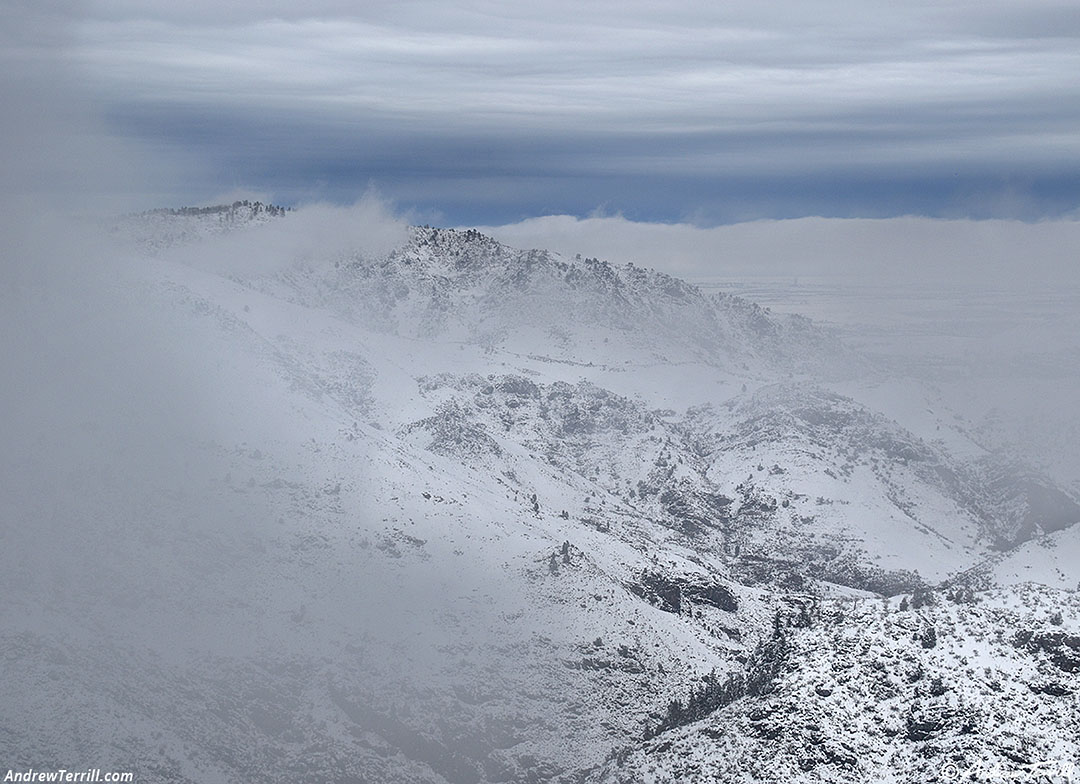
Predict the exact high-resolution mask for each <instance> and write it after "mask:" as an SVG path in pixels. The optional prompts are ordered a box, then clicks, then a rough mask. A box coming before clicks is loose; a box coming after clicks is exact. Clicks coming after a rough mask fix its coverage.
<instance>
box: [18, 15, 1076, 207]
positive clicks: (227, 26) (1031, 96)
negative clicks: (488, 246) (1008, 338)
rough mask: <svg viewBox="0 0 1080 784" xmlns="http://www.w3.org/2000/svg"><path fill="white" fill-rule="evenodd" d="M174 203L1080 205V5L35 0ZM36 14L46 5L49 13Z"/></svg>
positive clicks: (27, 42)
mask: <svg viewBox="0 0 1080 784" xmlns="http://www.w3.org/2000/svg"><path fill="white" fill-rule="evenodd" d="M16 7H21V8H24V9H33V10H32V16H33V17H34V20H33V23H28V24H25V25H22V27H21V29H20V30H19V32H18V33H17V34H12V33H10V32H9V33H8V34H7V35H6V37H5V38H4V39H3V41H4V52H3V55H4V62H5V67H6V68H7V69H8V75H9V77H11V78H13V79H16V78H17V77H18V74H19V73H20V69H30V68H31V65H32V64H33V63H34V62H38V63H40V61H42V60H43V59H49V58H52V59H55V60H58V61H59V62H60V63H61V64H62V65H63V66H64V67H65V68H66V71H67V73H68V74H70V75H71V79H72V81H73V83H74V84H75V86H76V92H77V93H78V94H79V95H82V96H84V97H85V98H86V99H87V100H88V101H89V102H90V103H92V104H93V105H94V107H95V111H97V112H98V114H99V115H100V118H101V121H102V126H103V128H104V132H106V133H108V134H111V135H113V136H119V137H122V138H123V139H125V140H126V141H128V142H134V143H136V144H138V145H140V146H141V147H142V148H143V149H148V150H149V151H150V152H151V153H152V154H153V156H155V157H156V158H157V159H158V160H159V161H161V160H166V161H169V162H171V163H172V164H174V165H175V166H176V168H177V170H178V171H179V172H182V174H181V176H178V177H176V178H175V181H174V182H172V183H171V184H170V188H171V189H172V196H171V198H173V199H174V200H178V201H185V202H190V201H198V200H206V199H209V198H212V197H214V196H215V195H220V194H221V193H224V192H228V191H230V190H232V189H234V188H249V189H253V190H255V191H258V192H261V193H265V194H267V195H269V196H272V197H273V198H274V199H276V200H277V201H279V202H284V203H295V202H303V201H311V200H316V199H326V200H330V201H337V202H350V201H352V200H354V199H355V198H356V197H358V196H359V195H360V194H361V193H362V192H363V191H364V190H365V189H366V188H367V187H368V186H369V185H371V184H374V185H375V186H376V187H377V188H378V189H379V190H380V192H382V193H383V194H384V195H386V196H388V197H389V198H391V199H392V200H394V202H395V203H396V204H398V205H399V207H401V208H404V209H406V210H410V209H411V210H413V215H414V216H417V217H418V218H421V219H430V220H431V221H432V222H444V223H458V224H462V223H481V224H496V223H506V222H511V221H517V220H520V219H522V218H527V217H532V216H537V215H545V214H568V215H576V216H579V217H580V216H588V215H590V214H595V213H598V212H599V213H602V214H622V215H625V216H626V217H628V218H631V219H634V220H641V221H691V222H695V223H698V224H702V225H711V224H717V223H730V222H734V221H739V220H745V219H753V218H780V217H797V216H809V215H823V216H858V217H887V216H894V215H903V214H919V215H930V216H938V217H980V218H981V217H1019V218H1023V219H1038V218H1042V217H1053V216H1062V215H1071V214H1073V213H1074V212H1075V210H1076V209H1077V206H1078V203H1080V133H1077V131H1078V129H1080V4H1077V3H1076V2H1074V1H1072V0H1069V1H1067V2H1046V1H1044V0H1005V1H995V0H970V1H968V2H956V3H947V2H945V3H943V2H941V1H940V0H935V2H920V1H918V0H915V1H911V2H905V3H893V2H875V1H874V0H860V2H851V1H850V0H848V1H844V0H827V1H826V2H805V0H798V1H793V0H788V1H786V2H775V3H761V2H757V1H756V0H755V1H754V2H724V3H711V2H689V1H686V0H683V1H674V2H667V3H654V2H648V3H646V2H635V0H620V2H592V3H579V2H574V3H570V2H562V1H561V0H534V1H533V2H530V3H507V2H483V1H481V0H470V1H467V2H454V3H448V2H442V3H440V2H434V1H433V0H418V1H416V2H407V1H402V0H397V1H395V2H371V1H369V2H363V3H358V2H334V1H332V0H314V1H313V2H288V3H286V2H278V1H277V0H269V1H265V0H261V1H260V2H229V3H221V2H209V1H208V0H184V2H176V1H175V0H170V2H164V1H162V0H91V1H89V2H84V3H70V2H55V1H54V2H48V3H32V4H31V3H26V2H22V3H20V2H15V3H14V4H13V5H12V8H16ZM26 13H28V14H29V13H31V12H30V11H26Z"/></svg>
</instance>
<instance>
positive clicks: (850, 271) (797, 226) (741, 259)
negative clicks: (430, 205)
mask: <svg viewBox="0 0 1080 784" xmlns="http://www.w3.org/2000/svg"><path fill="white" fill-rule="evenodd" d="M481 230H482V231H484V232H486V233H489V234H491V235H493V236H494V237H496V238H497V239H499V240H501V241H503V242H506V243H507V244H509V245H513V246H516V247H536V248H548V249H550V250H554V251H557V252H559V253H562V254H563V255H567V256H573V255H574V254H577V253H580V254H582V255H583V256H596V257H600V258H605V259H608V260H610V261H612V262H616V263H620V264H622V263H626V262H633V263H635V264H639V265H642V266H648V267H655V268H657V269H660V270H663V271H665V272H668V273H671V274H674V275H679V276H681V277H687V278H690V279H704V278H724V277H738V276H743V277H767V276H784V277H798V276H846V277H848V278H850V279H852V280H858V281H864V282H867V281H880V282H883V283H887V282H889V281H902V280H907V281H915V280H919V279H930V280H934V279H937V280H943V281H944V280H950V281H966V282H967V283H970V284H971V285H972V286H973V287H978V286H980V285H1011V286H1015V285H1025V284H1031V285H1037V286H1045V285H1047V284H1053V283H1054V282H1059V283H1063V282H1077V281H1078V280H1080V270H1077V268H1076V264H1075V249H1076V247H1078V245H1080V221H1078V220H1075V219H1069V220H1055V221H1042V222H1038V223H1024V222H1021V221H1010V220H985V221H972V220H937V219H932V218H921V217H901V218H887V219H836V218H798V219H791V220H762V221H750V222H746V223H737V224H733V225H728V226H717V227H711V228H702V227H698V226H694V225H692V224H685V223H682V224H667V223H647V222H635V221H631V220H627V219H626V218H624V217H622V216H608V217H592V218H585V219H579V218H575V217H573V216H569V215H550V216H546V217H540V218H530V219H527V220H523V221H521V222H518V223H512V224H507V225H503V226H488V227H482V229H481Z"/></svg>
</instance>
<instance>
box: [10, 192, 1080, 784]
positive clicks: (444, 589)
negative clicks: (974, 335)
mask: <svg viewBox="0 0 1080 784" xmlns="http://www.w3.org/2000/svg"><path fill="white" fill-rule="evenodd" d="M296 220H297V213H289V214H284V213H283V211H280V210H279V209H278V208H267V207H265V206H263V205H258V208H256V206H255V205H245V204H243V203H240V204H238V205H232V206H231V207H223V208H219V209H206V210H186V211H185V210H173V211H158V212H153V213H147V214H144V215H142V216H131V217H128V218H125V219H124V220H123V221H121V223H120V225H119V227H118V228H117V229H116V231H115V233H114V236H115V237H120V238H122V240H123V243H124V245H123V247H124V248H125V249H126V250H125V251H124V252H125V253H128V254H130V255H131V256H132V257H133V259H135V260H136V263H134V264H133V265H132V266H133V268H134V269H135V270H136V271H135V272H133V273H132V274H131V278H130V280H129V282H128V284H127V285H126V286H125V287H124V292H125V293H124V297H125V298H126V300H130V301H131V302H132V303H133V304H132V305H131V307H132V311H131V312H130V313H127V315H125V316H124V317H125V318H129V319H132V320H133V323H137V324H138V325H139V327H140V332H145V331H146V330H145V329H143V328H144V327H146V325H152V329H151V330H150V332H151V333H152V336H153V341H152V342H151V343H150V344H149V346H150V348H145V347H144V348H142V349H139V348H137V347H136V349H134V354H133V355H132V356H133V357H134V359H132V358H131V357H129V356H128V355H127V354H124V355H123V356H121V357H114V358H112V360H111V362H112V364H111V365H110V367H114V368H115V369H116V374H111V375H110V376H109V378H110V379H115V378H119V379H121V380H123V379H124V378H129V377H130V378H140V379H141V378H143V376H141V375H131V376H128V375H127V374H129V373H132V371H130V370H129V369H128V364H130V363H132V362H134V363H135V364H138V363H139V362H141V361H144V360H147V359H148V358H149V357H151V356H152V357H153V359H152V362H153V363H154V367H155V371H154V379H155V381H154V384H153V386H152V389H153V392H154V394H152V395H146V394H143V395H142V396H141V397H142V398H147V397H149V398H152V399H153V402H152V404H151V403H147V402H146V401H145V400H143V402H142V403H140V404H139V405H137V406H135V408H134V410H131V411H129V410H128V409H122V411H121V414H120V415H119V417H118V420H119V421H127V420H128V419H129V415H130V417H133V418H135V419H138V421H139V422H141V423H143V424H140V425H139V426H138V427H134V426H133V429H132V432H131V434H130V435H126V436H124V437H119V438H111V439H110V437H109V433H108V432H107V431H108V427H109V426H110V425H112V424H114V423H115V421H116V420H114V419H111V418H108V417H106V418H105V419H102V417H103V416H104V415H100V414H99V411H98V409H97V408H95V407H92V406H87V407H86V408H85V409H82V408H80V409H78V410H77V411H76V414H73V415H70V416H68V417H66V418H62V420H61V421H63V422H65V423H67V422H68V421H69V420H70V421H71V427H68V426H67V425H66V424H65V425H64V427H63V428H61V427H59V426H57V425H51V426H47V427H46V428H45V430H44V431H43V432H44V433H45V434H46V435H48V434H53V435H55V436H56V438H55V439H54V440H56V441H62V440H63V439H64V438H66V434H67V433H68V432H69V431H72V432H75V431H77V432H78V433H79V435H78V443H80V444H83V445H85V448H86V452H87V454H86V455H83V454H82V453H81V452H78V451H77V452H76V454H75V456H74V457H71V456H70V455H68V456H66V457H65V458H64V460H63V461H62V462H61V464H60V468H62V469H63V470H59V469H57V468H50V460H54V457H53V456H54V455H55V454H56V452H54V451H53V446H54V444H53V443H52V442H51V441H49V439H47V438H40V439H36V440H34V439H25V440H26V441H27V444H28V454H27V455H26V456H25V457H20V459H19V460H18V461H15V460H12V461H10V463H11V465H10V466H8V467H6V468H5V471H6V474H5V475H6V476H9V478H15V477H17V478H18V479H19V485H18V486H19V488H20V489H19V490H18V492H17V494H15V495H13V496H12V499H13V501H12V504H11V506H10V508H11V509H14V510H23V511H20V512H19V514H20V515H21V516H22V517H23V518H27V517H29V516H34V515H36V516H38V517H40V518H42V519H46V518H47V520H49V521H51V522H46V523H40V526H44V530H45V532H46V533H45V534H44V535H43V532H42V529H41V528H40V526H39V527H27V526H19V525H16V524H15V520H14V513H12V517H11V519H9V521H8V522H9V524H8V525H7V526H6V530H5V548H4V555H3V556H2V558H3V562H2V564H0V565H2V566H3V567H4V568H3V569H2V571H0V580H2V585H3V591H4V595H5V597H6V602H5V606H4V609H3V615H2V616H0V617H2V625H0V630H2V634H0V657H2V658H3V660H4V662H5V670H4V672H5V681H6V683H7V684H8V686H7V687H6V689H7V690H6V693H5V700H4V708H3V709H2V711H0V722H2V724H0V747H2V748H4V749H5V750H6V751H7V752H8V754H7V755H6V757H5V758H6V759H8V760H10V762H9V764H10V765H11V766H12V767H13V768H19V767H24V768H25V767H29V766H37V767H41V766H42V765H44V764H45V761H48V760H56V761H58V762H59V761H62V762H63V763H64V764H69V765H70V766H72V767H75V766H76V764H77V763H78V764H79V765H83V763H84V762H85V766H87V767H89V766H94V767H107V765H109V764H111V765H113V766H114V767H115V768H116V769H134V770H137V771H138V772H139V774H138V775H139V776H140V777H141V778H140V780H147V781H252V780H267V781H279V780H280V781H285V780H289V781H292V780H304V781H327V782H331V781H333V782H337V781H393V782H397V781H408V782H414V781H415V782H455V783H457V782H519V781H520V782H525V781H529V782H534V781H560V782H584V781H627V782H630V781H649V780H655V781H694V780H714V779H715V777H717V776H719V780H733V781H736V780H748V781H755V780H762V781H772V780H781V779H785V780H808V781H819V780H820V781H834V780H840V781H848V780H850V781H856V780H869V779H881V780H890V779H889V776H890V775H891V776H893V778H892V780H896V781H908V780H911V781H915V780H925V779H926V778H927V777H928V776H931V775H932V774H934V771H940V770H942V768H941V766H942V765H945V764H955V765H957V766H959V767H960V768H962V769H963V770H965V771H966V770H968V767H965V766H970V765H971V764H974V763H975V761H976V760H983V759H985V760H988V761H990V762H992V763H994V764H996V763H997V762H1002V763H1003V764H1012V765H1014V766H1016V765H1028V764H1037V763H1042V762H1047V763H1050V762H1053V763H1054V764H1058V763H1061V764H1064V763H1066V762H1068V763H1070V764H1071V763H1073V762H1078V761H1080V760H1078V759H1077V754H1078V753H1080V746H1078V744H1077V742H1076V739H1075V736H1074V735H1075V733H1074V734H1073V736H1068V735H1066V736H1064V738H1063V739H1057V738H1058V736H1059V735H1060V733H1061V732H1062V731H1063V728H1068V727H1075V722H1076V718H1077V717H1076V715H1075V709H1074V703H1073V702H1072V701H1071V698H1070V697H1069V695H1070V694H1072V693H1073V692H1074V691H1075V689H1076V687H1077V685H1078V684H1077V683H1075V677H1076V676H1075V672H1076V671H1075V669H1073V668H1072V664H1073V663H1074V660H1075V657H1074V655H1073V654H1074V649H1075V646H1074V645H1073V643H1074V641H1075V640H1076V639H1077V637H1076V635H1077V628H1078V627H1077V623H1078V617H1080V616H1078V615H1077V613H1078V606H1077V600H1076V594H1075V592H1074V589H1075V588H1076V582H1077V575H1076V573H1075V561H1074V560H1070V559H1069V558H1068V557H1067V553H1068V552H1071V551H1072V550H1075V547H1074V545H1075V542H1074V541H1073V540H1075V538H1076V537H1075V535H1074V534H1075V532H1076V531H1077V530H1080V529H1078V527H1077V526H1076V525H1075V523H1076V522H1077V521H1080V506H1078V505H1077V500H1076V499H1075V498H1073V497H1072V496H1071V495H1070V494H1069V493H1068V492H1066V491H1065V490H1062V489H1060V488H1057V487H1056V486H1055V485H1054V483H1053V482H1052V481H1050V480H1049V479H1047V478H1046V477H1044V476H1042V475H1040V474H1039V473H1038V472H1037V471H1035V470H1034V469H1032V468H1030V467H1028V466H1024V465H1022V464H1019V463H1017V462H1016V461H1015V460H1013V459H1011V458H1009V457H1008V456H1005V455H1001V454H997V453H990V452H988V451H986V450H984V449H982V448H980V447H979V446H978V445H977V444H974V443H972V442H971V441H970V440H969V439H967V438H966V437H965V434H964V429H963V423H962V422H959V420H950V419H940V418H939V419H935V420H933V422H932V423H931V424H932V429H931V426H930V424H928V421H927V419H926V417H925V416H924V415H923V412H922V411H921V410H920V411H917V412H916V414H912V415H907V414H906V413H904V412H905V411H907V409H906V408H905V407H904V406H902V405H894V406H892V407H890V408H889V411H888V412H886V411H884V410H879V409H878V408H876V407H875V403H876V402H877V397H875V394H876V393H875V394H868V395H867V400H860V399H859V394H860V390H862V389H866V388H868V387H865V386H863V385H862V379H863V378H865V377H868V376H872V375H873V374H874V373H875V372H876V371H875V370H874V368H872V367H871V366H870V365H869V364H868V363H867V362H866V361H865V360H863V359H861V358H860V357H859V356H858V355H857V354H855V353H854V352H852V351H851V350H849V349H847V348H846V347H845V346H843V345H842V344H841V343H840V342H839V341H838V340H837V339H836V338H835V336H833V335H832V334H831V333H830V332H829V331H827V330H825V329H823V328H821V327H819V326H817V325H815V324H814V323H812V322H811V321H809V320H807V319H804V318H801V317H798V316H789V315H780V314H775V313H771V312H769V311H767V310H765V309H762V308H760V307H758V306H756V305H754V304H752V303H750V302H748V301H746V300H743V299H740V298H738V297H733V296H728V295H716V296H706V295H705V294H703V293H702V292H701V291H700V290H698V289H697V288H695V287H693V286H691V285H689V284H687V283H685V282H683V281H680V280H678V279H676V278H673V277H670V276H668V275H664V274H662V273H659V272H656V271H653V270H646V269H641V268H638V267H634V266H632V265H626V266H615V265H612V264H609V263H607V262H602V261H598V260H596V259H579V258H574V259H568V258H562V257H559V256H558V255H556V254H552V253H548V252H545V251H538V250H528V251H521V250H514V249H511V248H507V247H505V246H503V245H500V244H499V243H497V242H495V241H494V240H492V239H490V238H488V237H485V236H483V235H481V234H478V233H477V232H474V231H453V230H445V229H433V228H429V227H420V228H411V229H408V230H407V231H403V232H402V234H401V241H400V242H398V243H396V245H395V246H394V247H393V249H391V250H385V249H374V250H373V249H372V248H371V247H364V248H360V247H350V246H349V245H347V244H344V245H343V244H342V243H341V242H331V243H328V244H326V245H320V244H319V243H317V242H315V243H312V242H307V243H293V244H290V243H289V242H287V241H286V240H284V239H283V238H287V237H289V232H290V226H291V225H294V224H293V222H294V221H296ZM283 244H284V245H285V246H286V247H287V248H288V249H289V251H288V252H289V253H292V254H293V256H292V257H290V258H289V259H287V261H288V263H285V264H282V263H281V259H280V255H281V253H280V249H281V247H282V245H283ZM320 248H321V249H320ZM297 249H299V250H297ZM313 249H314V250H313ZM275 254H277V255H276V256H275V258H276V260H275V261H274V263H261V257H262V256H272V255H275ZM132 314H134V315H132ZM124 334H127V333H124ZM73 353H74V352H73ZM157 363H160V364H157ZM93 377H94V378H96V376H93ZM100 383H101V385H102V386H101V388H102V389H103V390H105V389H108V390H110V392H109V394H110V395H111V394H112V392H111V390H112V389H113V386H116V387H122V386H123V384H121V383H115V384H114V382H113V381H109V382H108V384H106V383H105V382H100ZM177 384H182V385H183V389H184V394H183V395H180V396H177V397H174V396H173V391H174V388H175V387H176V385H177ZM874 388H875V389H877V390H880V389H881V388H882V387H881V386H880V385H878V386H877V387H874ZM140 391H145V390H140V389H136V392H140ZM159 392H160V394H158V393H159ZM102 394H103V397H107V395H105V394H104V392H103V393H102ZM185 408H188V409H191V410H189V411H185V410H184V409H185ZM897 412H900V413H897ZM140 417H141V419H140ZM172 418H177V419H178V420H179V424H176V425H175V426H173V425H170V426H169V427H167V428H165V427H164V426H163V425H162V424H161V422H162V421H171V420H172ZM103 422H104V427H103ZM163 434H165V435H163ZM155 447H157V448H160V449H161V451H163V452H165V453H166V454H173V455H175V460H170V461H167V465H166V466H164V467H163V468H162V470H153V471H151V470H150V468H147V469H146V474H145V475H144V474H143V473H142V467H143V464H144V457H143V453H142V452H141V451H140V448H145V450H146V451H149V452H153V451H154V450H155ZM34 450H39V451H37V452H35V451H34ZM115 467H119V468H115ZM129 469H130V470H129ZM57 488H62V489H63V490H64V492H61V493H57V492H56V489H57ZM51 496H55V498H56V500H55V501H54V502H50V503H51V504H52V505H51V506H50V505H49V504H43V503H42V500H41V499H42V498H46V497H51ZM39 522H40V521H39ZM49 532H51V533H49ZM1070 548H1071V549H1070ZM1044 551H1045V553H1058V554H1059V555H1062V554H1064V555H1062V557H1050V556H1049V555H1045V553H1044ZM41 563H47V564H48V568H46V569H38V568H37V567H38V566H39V565H40V564H41ZM87 563H92V564H94V568H93V569H90V570H85V569H80V568H79V567H80V565H81V564H87ZM1070 570H1071V571H1070ZM1034 584H1041V587H1039V586H1036V585H1034ZM934 586H937V587H938V591H937V594H938V595H937V598H936V600H935V601H933V602H931V603H927V602H926V601H925V599H926V597H927V595H928V592H929V591H930V589H931V588H932V587H934ZM948 595H951V596H952V599H951V600H950V599H948V598H946V597H947V596H948ZM902 601H903V602H904V603H905V605H908V606H909V607H910V605H911V604H917V605H919V606H918V607H915V608H907V609H903V610H902V609H900V605H901V602H902ZM931 628H932V629H934V633H933V634H934V635H936V637H935V641H934V644H933V645H929V644H928V640H929V636H930V633H929V632H928V631H927V630H928V629H931ZM1059 638H1060V639H1059ZM879 665H880V666H879ZM916 673H919V676H918V677H915V674H916ZM703 684H704V685H703ZM694 695H696V696H694ZM703 695H705V696H703ZM691 698H693V699H691ZM673 702H674V703H675V704H676V705H679V706H684V704H685V710H684V708H683V707H679V708H678V709H676V710H675V711H674V713H673V711H672V704H673ZM691 702H693V705H694V709H693V710H690V709H689V705H690V703H691ZM928 717H929V718H928ZM1021 720H1022V723H1023V726H1020V724H1021ZM990 725H993V726H994V727H995V728H996V730H995V732H992V733H987V732H983V731H982V730H973V729H968V728H969V726H970V727H984V726H990ZM913 728H914V729H913ZM661 730H662V731H661ZM894 730H895V731H894ZM1029 736H1030V737H1029ZM1018 745H1019V746H1022V747H1023V749H1024V750H1023V751H1022V752H1017V751H1016V748H1015V747H1017V746H1018ZM1017 754H1019V755H1021V756H1022V757H1023V759H1019V758H1018V757H1017V756H1016V755H1017ZM1010 755H1011V756H1010ZM1009 760H1011V761H1012V762H1008V761H1009ZM766 761H767V762H768V764H765V763H766ZM1012 769H1013V768H1010V770H1012ZM950 770H951V769H950ZM740 777H741V778H740Z"/></svg>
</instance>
